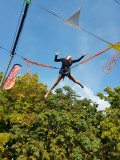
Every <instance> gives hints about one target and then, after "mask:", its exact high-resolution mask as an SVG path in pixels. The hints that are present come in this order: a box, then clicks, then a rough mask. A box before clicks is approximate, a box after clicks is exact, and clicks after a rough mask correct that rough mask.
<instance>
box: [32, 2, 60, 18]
mask: <svg viewBox="0 0 120 160" xmlns="http://www.w3.org/2000/svg"><path fill="white" fill-rule="evenodd" d="M31 4H33V5H35V6H37V7H39V8H41V9H43V10H44V11H46V12H48V13H50V14H52V15H54V16H56V17H58V18H60V19H62V17H60V16H59V15H57V14H55V13H53V12H51V11H49V10H47V9H45V8H43V7H41V6H40V5H38V4H35V3H32V2H31ZM62 20H63V19H62Z"/></svg>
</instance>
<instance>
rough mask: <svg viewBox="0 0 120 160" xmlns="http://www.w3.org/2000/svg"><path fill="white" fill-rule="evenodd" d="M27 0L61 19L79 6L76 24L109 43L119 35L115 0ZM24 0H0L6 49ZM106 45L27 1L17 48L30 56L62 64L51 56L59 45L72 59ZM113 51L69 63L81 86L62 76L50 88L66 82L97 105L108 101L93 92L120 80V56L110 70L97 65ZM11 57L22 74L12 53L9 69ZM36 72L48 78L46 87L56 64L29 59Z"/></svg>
mask: <svg viewBox="0 0 120 160" xmlns="http://www.w3.org/2000/svg"><path fill="white" fill-rule="evenodd" d="M32 2H34V3H35V4H38V5H40V6H42V7H44V8H46V9H48V10H50V11H52V12H54V13H56V14H57V15H59V16H61V17H62V18H64V19H67V18H68V17H69V16H70V15H72V14H73V13H74V12H75V11H76V10H77V9H78V8H82V10H81V13H80V27H82V28H84V29H86V30H87V31H89V32H91V33H94V34H95V35H97V36H99V37H101V38H102V39H104V40H106V41H108V42H110V43H112V44H114V43H116V42H118V41H120V38H119V37H120V20H119V15H120V5H119V4H117V3H116V2H115V1H114V0H100V1H96V0H84V1H83V0H70V1H69V0H65V1H64V0H57V1H56V0H52V1H49V0H41V1H40V0H32ZM23 3H24V1H23V0H11V1H9V0H4V1H1V2H0V22H1V23H0V24H1V25H0V46H2V47H4V48H7V49H8V50H11V49H12V44H13V40H14V36H15V31H16V27H17V24H18V19H19V16H20V14H21V9H22V6H23ZM107 47H108V46H107V44H106V43H104V42H103V41H100V40H99V39H97V38H95V37H93V36H91V35H89V34H87V33H85V32H83V31H80V30H78V29H76V28H73V27H71V26H68V25H66V24H65V23H63V22H62V21H61V20H60V19H59V18H57V17H55V16H53V15H51V14H49V13H47V12H45V11H44V10H42V9H40V8H38V7H36V6H34V5H32V4H31V5H30V6H29V10H28V14H27V17H26V21H25V24H24V27H23V31H22V34H21V37H20V40H19V43H18V47H17V50H16V52H17V53H18V54H20V55H21V56H23V57H25V58H28V59H29V60H31V61H35V62H38V63H43V64H47V65H52V66H56V67H61V63H57V62H54V55H55V54H56V52H57V51H60V55H59V57H60V58H62V57H66V56H67V55H71V56H72V57H73V59H77V58H79V57H80V56H82V55H83V54H85V53H86V52H88V53H89V54H88V55H87V56H86V57H85V58H84V59H86V58H89V57H91V56H93V55H94V54H95V53H99V52H100V51H102V50H104V49H106V48H107ZM113 54H114V50H113V49H110V50H108V51H107V52H105V53H103V54H101V55H100V56H97V57H96V58H94V59H92V60H90V61H88V62H86V63H84V64H81V65H79V66H78V67H76V68H74V69H72V74H73V76H74V77H75V78H76V79H77V80H79V81H80V82H81V83H82V84H83V85H84V86H85V89H84V90H82V89H81V88H80V87H79V86H78V85H76V84H74V83H73V82H72V81H70V80H68V79H67V78H65V80H64V81H61V82H60V84H59V85H58V86H57V87H56V88H55V89H57V88H58V87H63V86H64V85H69V86H70V87H71V88H73V89H74V90H75V91H76V92H77V93H78V94H79V95H80V96H81V97H82V98H85V97H86V98H91V99H93V101H96V102H97V103H99V104H100V107H99V109H104V108H105V107H106V106H108V103H104V102H103V101H100V100H99V99H98V97H97V96H96V94H97V93H98V92H103V90H104V89H105V88H106V87H107V86H110V87H111V88H112V89H113V88H114V87H116V86H120V78H119V77H120V76H119V74H120V59H119V60H118V62H117V64H116V66H115V68H114V70H113V72H111V73H110V74H107V75H106V74H104V73H103V71H102V68H103V67H104V66H105V64H106V63H107V61H109V60H110V59H111V58H112V56H113ZM9 58H10V56H9V52H6V51H4V50H1V49H0V72H4V71H5V68H6V66H7V63H8V61H9ZM16 63H19V64H21V65H22V69H21V71H20V74H21V75H23V74H25V73H26V62H25V61H23V60H22V59H21V58H19V57H18V56H16V55H15V56H14V58H13V60H12V63H11V65H10V69H9V71H10V70H11V68H12V66H13V65H14V64H16ZM9 71H8V73H9ZM36 72H37V73H39V75H40V79H39V81H40V82H43V83H44V84H47V85H48V89H49V88H50V87H51V85H52V84H53V83H54V82H55V80H56V78H57V76H58V70H54V69H49V68H43V67H37V66H35V65H33V67H32V73H36ZM8 73H7V75H8ZM103 93H104V92H103Z"/></svg>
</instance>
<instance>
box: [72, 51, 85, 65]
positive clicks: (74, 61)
mask: <svg viewBox="0 0 120 160" xmlns="http://www.w3.org/2000/svg"><path fill="white" fill-rule="evenodd" d="M87 54H88V52H87V53H85V54H84V55H83V56H81V57H80V58H78V59H76V60H72V63H76V62H79V61H80V60H81V59H82V58H83V57H85V56H86V55H87Z"/></svg>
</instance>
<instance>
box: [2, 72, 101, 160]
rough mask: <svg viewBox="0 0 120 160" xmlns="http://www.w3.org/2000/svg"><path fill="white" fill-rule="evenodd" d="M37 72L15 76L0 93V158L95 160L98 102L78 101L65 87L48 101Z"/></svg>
mask: <svg viewBox="0 0 120 160" xmlns="http://www.w3.org/2000/svg"><path fill="white" fill-rule="evenodd" d="M38 78H39V76H38V74H35V75H33V76H32V77H31V76H30V75H29V74H28V75H27V76H26V75H24V76H19V77H18V78H17V80H16V83H15V86H14V87H13V88H12V89H10V90H7V91H6V90H2V92H1V93H0V151H1V152H0V158H1V159H4V158H6V159H8V160H11V159H12V158H13V159H17V160H61V159H64V160H69V159H71V160H81V159H84V160H85V159H86V160H88V159H90V160H96V159H98V158H99V152H100V151H101V150H102V143H101V139H100V138H101V130H100V127H99V125H100V122H101V121H102V120H103V119H104V115H103V113H102V112H101V111H97V106H98V105H97V104H95V103H93V102H92V101H91V100H87V99H83V100H80V99H79V96H78V95H77V94H76V93H75V92H74V91H73V90H72V89H71V88H70V87H68V86H65V87H63V88H59V89H57V90H56V93H55V94H53V93H51V94H50V96H49V97H48V98H47V99H44V95H45V93H46V92H47V89H46V88H47V86H46V85H44V84H43V83H39V81H38Z"/></svg>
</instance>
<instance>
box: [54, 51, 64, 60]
mask: <svg viewBox="0 0 120 160" xmlns="http://www.w3.org/2000/svg"><path fill="white" fill-rule="evenodd" d="M59 54H60V52H57V53H56V55H55V59H54V61H55V62H61V61H62V58H60V59H58V58H57V56H58V55H59Z"/></svg>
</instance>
